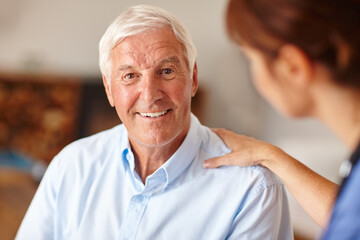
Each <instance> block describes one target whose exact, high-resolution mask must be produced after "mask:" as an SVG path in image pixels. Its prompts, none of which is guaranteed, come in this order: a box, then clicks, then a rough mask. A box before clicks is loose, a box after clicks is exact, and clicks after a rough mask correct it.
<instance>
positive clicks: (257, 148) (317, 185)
mask: <svg viewBox="0 0 360 240" xmlns="http://www.w3.org/2000/svg"><path fill="white" fill-rule="evenodd" d="M213 131H214V132H215V133H217V134H218V135H219V136H220V137H221V138H222V139H223V140H224V142H225V144H226V145H227V146H228V147H229V148H230V149H231V150H232V152H231V153H229V154H227V155H225V156H223V157H219V158H213V159H209V160H206V161H204V167H206V168H215V167H219V166H222V165H237V166H251V165H260V166H264V167H267V168H269V169H270V170H271V171H272V172H274V173H275V174H276V175H278V176H279V177H280V178H281V179H282V181H283V182H284V184H285V185H286V187H287V188H288V190H289V191H290V192H291V194H292V195H293V196H294V197H295V199H296V200H297V201H298V202H299V204H300V205H301V206H302V207H303V208H304V210H305V211H306V212H307V214H308V215H309V216H310V217H311V218H312V219H313V220H314V221H315V223H316V224H318V225H319V226H320V227H322V228H324V227H325V226H326V225H327V222H328V219H329V217H330V214H331V209H332V206H333V203H334V202H335V199H336V195H337V191H338V185H337V184H335V183H333V182H331V181H329V180H327V179H326V178H324V177H322V176H320V175H319V174H317V173H316V172H314V171H312V170H311V169H310V168H308V167H307V166H305V165H304V164H302V163H301V162H299V161H298V160H296V159H295V158H293V157H291V156H290V155H288V154H287V153H285V152H284V151H283V150H281V149H280V148H278V147H276V146H274V145H271V144H269V143H266V142H263V141H260V140H257V139H255V138H251V137H246V136H243V135H237V134H235V133H233V132H231V131H228V130H225V129H213Z"/></svg>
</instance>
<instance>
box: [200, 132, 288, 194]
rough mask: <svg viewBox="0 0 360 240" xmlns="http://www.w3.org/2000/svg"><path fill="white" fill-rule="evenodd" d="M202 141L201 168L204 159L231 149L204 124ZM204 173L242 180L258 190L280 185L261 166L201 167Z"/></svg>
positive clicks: (223, 153)
mask: <svg viewBox="0 0 360 240" xmlns="http://www.w3.org/2000/svg"><path fill="white" fill-rule="evenodd" d="M201 130H202V132H203V134H202V135H203V136H204V137H203V142H202V144H201V147H200V151H199V154H198V159H197V161H199V164H196V165H198V166H200V168H202V162H203V161H204V160H206V159H209V158H213V157H218V156H223V155H225V154H227V153H229V152H230V151H231V150H230V149H229V148H228V147H227V146H226V145H225V143H224V142H223V141H222V140H221V138H220V137H219V136H217V135H216V134H215V133H214V132H212V131H211V129H209V128H208V127H206V126H202V129H201ZM201 171H204V174H211V175H213V177H215V178H221V179H227V178H228V179H230V182H231V180H232V181H233V182H242V184H245V185H251V186H253V187H258V190H261V189H264V188H268V187H271V186H275V185H279V186H280V185H282V182H281V181H280V179H279V178H278V177H277V176H276V175H275V174H273V173H272V172H271V171H270V170H269V169H267V168H265V167H261V166H249V167H238V166H223V167H220V168H216V169H204V168H203V169H202V170H201Z"/></svg>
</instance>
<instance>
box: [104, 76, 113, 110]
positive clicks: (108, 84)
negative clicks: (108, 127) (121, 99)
mask: <svg viewBox="0 0 360 240" xmlns="http://www.w3.org/2000/svg"><path fill="white" fill-rule="evenodd" d="M101 76H102V79H103V83H104V87H105V92H106V96H107V98H108V100H109V103H110V105H111V106H112V107H114V106H115V104H114V99H113V97H112V94H111V86H110V83H109V82H108V80H107V79H106V77H105V75H104V74H102V75H101Z"/></svg>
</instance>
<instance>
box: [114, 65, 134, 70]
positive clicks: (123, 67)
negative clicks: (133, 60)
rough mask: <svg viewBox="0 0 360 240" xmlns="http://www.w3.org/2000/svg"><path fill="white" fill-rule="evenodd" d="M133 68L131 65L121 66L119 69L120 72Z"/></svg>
mask: <svg viewBox="0 0 360 240" xmlns="http://www.w3.org/2000/svg"><path fill="white" fill-rule="evenodd" d="M131 68H133V67H132V66H131V65H121V66H119V67H118V71H123V70H127V69H131Z"/></svg>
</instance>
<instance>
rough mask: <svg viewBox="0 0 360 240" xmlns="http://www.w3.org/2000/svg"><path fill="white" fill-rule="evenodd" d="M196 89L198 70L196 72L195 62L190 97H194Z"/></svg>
mask: <svg viewBox="0 0 360 240" xmlns="http://www.w3.org/2000/svg"><path fill="white" fill-rule="evenodd" d="M197 89H198V70H197V63H196V62H195V64H194V68H193V75H192V89H191V97H193V96H195V93H196V91H197Z"/></svg>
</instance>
